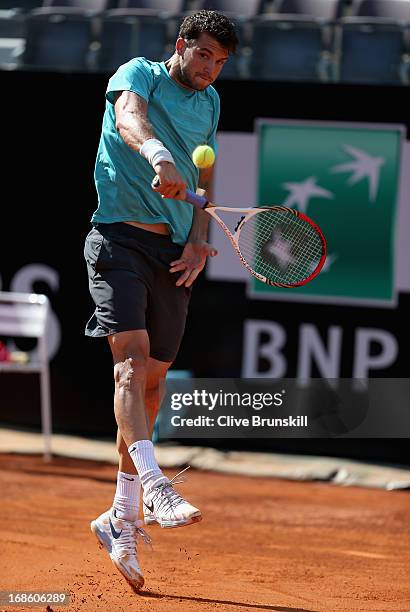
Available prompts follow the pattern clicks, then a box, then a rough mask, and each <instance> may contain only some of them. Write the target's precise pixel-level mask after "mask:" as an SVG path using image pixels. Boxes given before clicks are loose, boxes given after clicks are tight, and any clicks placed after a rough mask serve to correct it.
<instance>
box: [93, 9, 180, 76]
mask: <svg viewBox="0 0 410 612" xmlns="http://www.w3.org/2000/svg"><path fill="white" fill-rule="evenodd" d="M168 25H169V24H168V21H167V20H165V19H159V18H158V17H157V16H155V15H152V16H150V15H146V14H141V12H140V11H139V10H138V9H135V10H132V9H129V10H126V9H113V10H112V11H107V13H106V14H105V15H104V17H103V19H102V25H101V33H100V41H99V42H100V50H99V53H98V59H97V68H98V70H100V71H103V72H113V71H115V70H117V68H118V67H119V66H120V65H121V64H124V63H125V62H127V61H129V60H130V59H131V58H133V57H138V56H144V57H146V58H147V59H150V60H153V61H163V60H164V59H167V58H168V57H170V55H172V51H171V52H169V49H167V44H168V41H169V40H170V39H169V34H168V32H169V30H168Z"/></svg>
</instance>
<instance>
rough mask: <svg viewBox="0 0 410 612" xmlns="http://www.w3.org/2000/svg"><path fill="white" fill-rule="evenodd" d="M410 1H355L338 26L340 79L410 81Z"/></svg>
mask: <svg viewBox="0 0 410 612" xmlns="http://www.w3.org/2000/svg"><path fill="white" fill-rule="evenodd" d="M409 24H410V2H409V0H356V1H355V2H354V3H353V4H352V11H351V15H350V16H348V17H345V18H344V19H342V20H340V22H339V24H338V26H337V29H336V53H337V58H338V62H337V78H338V80H340V81H342V82H348V83H363V84H365V83H367V84H376V83H378V84H381V83H383V84H386V85H388V84H390V85H399V84H406V85H407V84H409V60H408V54H409V48H408V43H407V36H408V27H409Z"/></svg>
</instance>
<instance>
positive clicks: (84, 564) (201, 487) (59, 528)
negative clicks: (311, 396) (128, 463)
mask: <svg viewBox="0 0 410 612" xmlns="http://www.w3.org/2000/svg"><path fill="white" fill-rule="evenodd" d="M167 474H168V475H171V474H170V473H169V472H167ZM115 478H116V468H115V466H113V465H108V464H103V463H97V462H92V461H85V460H77V459H66V458H55V459H54V460H53V462H52V463H51V464H45V463H43V460H42V458H41V457H37V456H35V457H33V456H23V455H13V456H10V455H0V491H1V520H0V530H1V534H0V535H1V553H0V590H3V591H4V590H14V591H16V590H17V591H47V592H50V591H69V592H70V594H71V603H70V605H68V606H58V605H55V604H53V605H51V606H50V607H48V608H47V605H42V606H40V609H42V610H43V611H45V610H48V612H50V611H51V610H53V611H54V612H56V611H57V610H67V611H77V610H81V611H84V612H88V611H90V612H91V611H94V610H106V611H107V612H125V611H129V610H135V611H144V612H151V611H155V612H174V611H176V610H178V611H179V610H181V611H182V612H185V611H186V612H194V611H195V612H202V611H208V610H209V611H211V610H212V611H215V610H217V611H219V610H226V611H229V612H244V611H248V610H249V611H254V612H257V611H258V610H276V611H280V612H297V611H299V612H302V611H305V612H308V611H309V612H313V611H321V612H333V611H336V610H337V611H339V610H348V611H349V612H350V611H354V612H359V611H362V610H363V611H366V612H368V611H380V612H388V611H394V612H405V611H409V610H410V580H409V569H410V536H409V525H410V496H409V493H408V492H405V491H396V492H387V491H382V490H375V489H359V488H353V487H349V488H342V487H337V486H332V485H330V484H325V483H311V482H305V483H303V482H290V481H284V480H274V479H268V478H249V477H244V476H230V475H223V474H216V473H209V472H199V471H194V470H191V471H190V472H188V474H187V482H185V483H184V484H183V485H179V490H180V491H181V492H182V494H183V495H185V497H187V498H188V499H189V500H190V501H191V502H192V503H193V504H195V505H196V506H198V507H199V508H201V510H202V512H203V516H204V519H203V521H202V522H201V523H198V524H195V525H190V526H188V527H182V528H179V529H161V528H160V527H158V526H154V527H150V528H148V529H147V530H148V531H149V533H150V535H151V537H152V540H153V546H154V551H153V552H151V551H150V549H149V548H148V547H145V546H144V545H143V544H141V554H140V560H141V565H142V568H143V571H144V575H145V586H144V588H143V590H142V591H141V593H140V594H139V595H137V594H135V593H133V591H132V590H131V589H130V587H129V586H128V584H127V583H126V582H125V580H124V579H123V578H122V577H121V575H120V574H119V573H118V572H117V570H116V569H115V567H114V566H113V565H112V563H111V560H110V559H109V557H108V555H107V553H106V552H105V550H100V549H99V548H98V546H97V543H96V540H95V538H94V536H93V535H92V534H91V532H90V528H89V523H90V521H91V520H92V519H94V518H95V517H97V516H98V515H99V514H100V513H101V512H103V511H104V510H106V509H107V508H108V507H109V506H110V505H111V501H112V497H113V494H114V488H115ZM0 609H1V610H9V611H10V612H13V611H15V610H29V609H32V610H35V609H39V608H38V607H37V608H28V607H26V608H22V607H18V606H8V607H3V608H0Z"/></svg>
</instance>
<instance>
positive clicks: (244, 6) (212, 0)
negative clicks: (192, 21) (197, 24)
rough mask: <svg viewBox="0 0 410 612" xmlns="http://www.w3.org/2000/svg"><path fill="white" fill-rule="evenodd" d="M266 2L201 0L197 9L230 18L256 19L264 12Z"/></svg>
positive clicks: (251, 0) (261, 0)
mask: <svg viewBox="0 0 410 612" xmlns="http://www.w3.org/2000/svg"><path fill="white" fill-rule="evenodd" d="M263 7H264V0H200V1H199V3H198V4H196V8H198V9H205V10H212V11H218V12H221V13H226V14H227V15H230V16H233V17H235V16H238V17H239V16H240V17H255V16H256V15H259V14H261V13H262V12H263Z"/></svg>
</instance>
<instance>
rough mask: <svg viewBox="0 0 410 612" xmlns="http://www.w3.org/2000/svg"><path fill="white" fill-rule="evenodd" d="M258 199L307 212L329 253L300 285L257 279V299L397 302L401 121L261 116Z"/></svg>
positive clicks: (253, 285) (254, 291) (254, 283)
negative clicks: (271, 284) (348, 121)
mask: <svg viewBox="0 0 410 612" xmlns="http://www.w3.org/2000/svg"><path fill="white" fill-rule="evenodd" d="M258 128H259V136H258V148H259V168H258V173H259V175H258V203H259V205H263V204H272V203H273V204H281V205H283V206H289V207H291V208H296V209H298V210H299V211H301V212H303V213H305V214H307V215H308V216H309V217H311V218H312V219H313V220H314V221H316V222H317V223H318V225H319V226H320V227H321V228H322V231H323V233H324V234H325V236H326V240H327V245H328V255H327V260H326V263H325V266H324V268H323V270H322V272H321V273H320V274H319V276H318V277H316V279H314V280H313V281H311V282H310V283H308V284H307V285H305V286H304V287H300V288H296V289H283V288H280V289H278V288H275V287H269V286H267V285H264V284H262V283H260V282H259V281H257V280H256V279H253V280H252V281H251V284H250V293H251V295H252V296H253V297H257V298H259V299H260V298H272V299H286V300H289V299H302V300H303V301H306V300H314V301H329V302H336V303H343V302H345V303H350V304H360V303H361V304H367V305H375V306H377V305H380V306H381V305H393V304H394V303H395V300H396V295H395V282H394V270H395V265H394V264H395V262H394V256H395V233H396V227H395V225H396V223H395V220H396V207H397V201H398V186H399V169H400V155H401V146H402V139H403V137H404V133H403V128H402V126H395V125H392V126H382V127H381V126H379V125H378V126H372V125H366V124H364V125H363V124H354V125H350V124H346V123H343V124H342V123H340V124H337V123H336V124H335V123H332V124H327V123H322V122H317V123H316V122H313V123H311V122H300V121H296V122H293V121H284V122H282V121H281V122H279V121H268V120H267V121H264V120H262V121H260V122H259V125H258Z"/></svg>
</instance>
